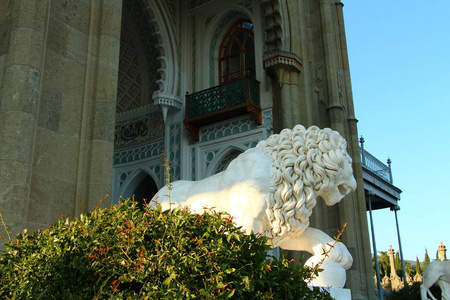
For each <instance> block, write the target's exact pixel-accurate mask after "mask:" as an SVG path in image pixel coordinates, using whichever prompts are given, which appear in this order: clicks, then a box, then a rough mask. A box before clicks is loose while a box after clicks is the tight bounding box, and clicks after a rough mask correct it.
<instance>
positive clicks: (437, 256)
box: [436, 250, 439, 260]
mask: <svg viewBox="0 0 450 300" xmlns="http://www.w3.org/2000/svg"><path fill="white" fill-rule="evenodd" d="M436 260H439V251H438V250H436Z"/></svg>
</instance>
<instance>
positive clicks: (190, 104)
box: [186, 76, 259, 119]
mask: <svg viewBox="0 0 450 300" xmlns="http://www.w3.org/2000/svg"><path fill="white" fill-rule="evenodd" d="M186 102H187V113H186V117H187V118H188V119H195V118H198V117H201V116H205V115H208V114H211V113H214V112H218V111H222V110H226V109H229V108H232V107H235V106H239V105H244V104H249V103H251V104H254V105H257V106H259V82H258V81H257V80H255V79H254V78H252V77H250V76H247V77H244V78H242V79H238V80H234V81H232V82H230V83H227V84H222V85H219V86H215V87H212V88H209V89H207V90H203V91H200V92H196V93H192V94H188V95H186Z"/></svg>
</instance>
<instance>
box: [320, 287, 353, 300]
mask: <svg viewBox="0 0 450 300" xmlns="http://www.w3.org/2000/svg"><path fill="white" fill-rule="evenodd" d="M323 289H324V290H327V291H328V292H330V295H331V297H333V299H336V300H351V299H352V293H351V291H350V289H338V288H323Z"/></svg>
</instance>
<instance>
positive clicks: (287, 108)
mask: <svg viewBox="0 0 450 300" xmlns="http://www.w3.org/2000/svg"><path fill="white" fill-rule="evenodd" d="M301 68H302V60H301V59H300V58H299V57H298V56H297V55H295V54H294V53H291V52H286V51H281V50H274V51H271V52H268V53H266V54H265V55H264V69H265V70H266V71H267V73H268V74H269V75H270V76H271V77H272V79H273V80H274V81H275V82H276V83H277V89H274V90H278V91H279V94H278V97H274V99H277V98H278V103H277V105H276V107H277V109H278V111H277V112H276V113H275V114H274V115H277V116H278V118H279V120H278V124H277V125H278V126H279V127H280V128H275V130H278V131H279V130H281V129H283V128H292V127H294V125H295V124H297V123H299V122H300V120H299V118H300V117H299V116H300V112H299V109H298V107H297V105H296V104H297V103H298V102H299V99H298V98H299V91H298V89H299V87H298V85H299V82H298V81H299V74H300V72H301ZM275 121H276V120H275Z"/></svg>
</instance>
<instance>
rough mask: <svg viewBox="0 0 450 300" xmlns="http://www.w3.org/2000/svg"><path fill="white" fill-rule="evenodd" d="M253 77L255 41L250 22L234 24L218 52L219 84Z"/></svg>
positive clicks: (244, 21)
mask: <svg viewBox="0 0 450 300" xmlns="http://www.w3.org/2000/svg"><path fill="white" fill-rule="evenodd" d="M247 74H250V75H253V76H254V75H255V40H254V36H253V24H252V23H251V22H250V20H239V21H237V22H235V23H234V24H233V25H232V26H231V28H230V29H229V30H228V32H227V33H226V34H225V36H224V38H223V40H222V43H221V44H220V50H219V83H220V84H223V83H227V82H229V81H232V80H234V79H238V78H241V77H244V76H245V75H247Z"/></svg>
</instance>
